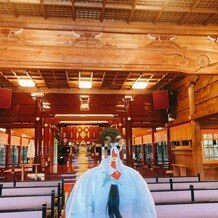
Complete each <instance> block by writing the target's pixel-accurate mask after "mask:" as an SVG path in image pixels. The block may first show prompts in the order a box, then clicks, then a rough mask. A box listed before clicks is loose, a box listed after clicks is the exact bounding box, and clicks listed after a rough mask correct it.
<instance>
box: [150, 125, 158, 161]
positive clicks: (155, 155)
mask: <svg viewBox="0 0 218 218" xmlns="http://www.w3.org/2000/svg"><path fill="white" fill-rule="evenodd" d="M154 131H155V128H152V131H151V138H152V154H153V161H152V162H153V165H157V147H156V145H155V143H154Z"/></svg>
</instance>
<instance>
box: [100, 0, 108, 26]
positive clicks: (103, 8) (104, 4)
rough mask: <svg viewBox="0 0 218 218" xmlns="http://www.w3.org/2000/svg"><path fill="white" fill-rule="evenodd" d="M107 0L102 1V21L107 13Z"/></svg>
mask: <svg viewBox="0 0 218 218" xmlns="http://www.w3.org/2000/svg"><path fill="white" fill-rule="evenodd" d="M106 3H107V0H103V2H102V9H101V16H100V21H101V23H102V22H103V20H104V13H105V6H106Z"/></svg>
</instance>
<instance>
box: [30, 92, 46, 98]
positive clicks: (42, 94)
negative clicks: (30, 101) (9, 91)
mask: <svg viewBox="0 0 218 218" xmlns="http://www.w3.org/2000/svg"><path fill="white" fill-rule="evenodd" d="M31 96H32V97H35V98H37V97H38V98H39V97H43V96H44V93H43V92H32V93H31Z"/></svg>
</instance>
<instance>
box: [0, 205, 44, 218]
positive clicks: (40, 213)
mask: <svg viewBox="0 0 218 218" xmlns="http://www.w3.org/2000/svg"><path fill="white" fill-rule="evenodd" d="M46 213H47V212H46V205H45V204H43V206H42V207H40V208H30V209H11V210H0V217H1V218H12V217H13V218H46Z"/></svg>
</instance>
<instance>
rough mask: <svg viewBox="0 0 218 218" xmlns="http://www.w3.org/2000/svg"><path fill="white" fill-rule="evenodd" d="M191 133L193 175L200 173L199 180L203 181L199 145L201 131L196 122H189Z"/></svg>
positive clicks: (201, 156)
mask: <svg viewBox="0 0 218 218" xmlns="http://www.w3.org/2000/svg"><path fill="white" fill-rule="evenodd" d="M191 131H192V148H193V174H194V175H197V174H198V173H200V175H201V178H202V179H204V175H203V155H202V145H201V129H200V124H199V122H197V121H194V120H192V121H191Z"/></svg>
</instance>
